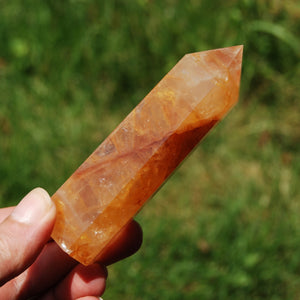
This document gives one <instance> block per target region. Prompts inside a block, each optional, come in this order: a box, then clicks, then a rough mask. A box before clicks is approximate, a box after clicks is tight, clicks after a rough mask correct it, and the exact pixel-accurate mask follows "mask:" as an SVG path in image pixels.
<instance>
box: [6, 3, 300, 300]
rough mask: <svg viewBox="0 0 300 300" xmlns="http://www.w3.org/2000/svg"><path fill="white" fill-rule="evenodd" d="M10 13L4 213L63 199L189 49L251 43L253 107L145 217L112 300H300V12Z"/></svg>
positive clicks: (113, 280) (93, 6)
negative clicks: (42, 191) (53, 196)
mask: <svg viewBox="0 0 300 300" xmlns="http://www.w3.org/2000/svg"><path fill="white" fill-rule="evenodd" d="M103 2H104V3H100V2H96V1H89V0H86V1H64V2H60V3H58V2H55V1H48V2H45V1H40V2H37V1H33V0H30V1H27V2H26V5H25V4H24V3H23V2H22V1H19V0H14V1H2V2H0V45H1V47H0V179H1V180H0V202H1V204H2V206H6V205H13V204H15V203H17V202H18V201H19V200H20V198H21V197H22V196H23V195H24V194H25V193H27V192H28V191H29V190H30V189H32V188H33V187H36V186H43V187H45V188H46V189H47V190H48V191H49V192H50V193H53V192H54V191H55V190H56V189H57V188H58V187H59V186H60V185H61V184H62V183H63V182H64V180H65V179H66V178H67V177H68V176H69V175H70V174H71V173H72V172H73V171H74V170H75V169H76V168H77V167H78V166H79V164H80V163H81V162H82V161H83V160H84V159H85V158H86V157H87V156H88V155H89V153H90V152H91V151H92V150H93V149H95V147H96V146H97V145H98V144H99V143H100V141H101V140H103V139H104V138H105V137H106V136H107V135H108V134H109V132H110V131H111V130H112V129H113V128H114V127H115V126H116V125H117V124H118V123H119V122H120V121H121V120H122V118H123V117H124V116H125V115H126V114H127V113H128V112H129V111H130V110H131V109H132V108H133V107H134V106H135V105H136V104H137V103H138V102H139V101H140V100H141V99H142V98H143V97H144V96H145V95H146V94H147V93H148V92H149V91H150V90H151V89H152V87H153V86H154V85H155V84H156V83H157V82H158V81H159V80H160V79H161V78H162V77H163V75H164V74H165V73H166V72H167V71H168V70H169V69H170V68H171V67H172V66H173V65H174V64H175V63H176V62H177V61H178V60H179V58H180V57H182V56H183V54H185V53H187V52H194V51H201V50H207V49H211V48H218V47H225V46H230V45H236V44H244V45H245V51H244V65H243V74H242V87H241V94H240V103H239V105H238V106H237V107H236V108H235V109H234V110H233V111H232V112H231V113H230V114H229V115H228V117H227V118H226V119H225V120H224V121H223V122H222V123H221V124H219V125H218V126H217V127H216V128H215V129H214V131H213V132H212V133H211V134H210V135H209V136H208V137H207V138H206V139H205V141H203V143H202V144H201V145H200V146H199V147H198V148H197V150H196V151H194V153H193V154H192V155H191V156H190V157H189V158H188V159H187V160H186V161H185V163H184V164H183V165H182V166H181V167H180V168H179V169H178V170H177V172H176V173H175V174H174V176H172V177H171V178H170V180H169V181H168V183H167V184H166V185H165V186H164V187H163V188H162V189H161V190H160V192H159V193H158V194H157V195H156V196H155V197H154V198H153V199H152V200H151V201H150V202H149V203H148V204H147V205H146V207H145V209H144V210H143V211H142V212H141V213H140V214H139V215H138V217H137V218H138V220H139V221H140V223H141V224H142V227H143V229H144V236H145V238H144V243H143V246H142V249H141V250H140V251H139V252H138V253H137V254H136V255H135V256H133V257H131V258H129V259H127V260H125V261H122V262H119V263H118V264H116V265H114V266H112V267H111V268H110V270H109V271H110V272H109V273H110V274H109V281H108V287H107V291H106V293H105V295H104V298H110V299H119V298H122V299H158V298H160V299H182V298H184V299H276V300H277V299H298V298H299V297H300V289H299V287H300V252H299V248H300V221H299V213H300V204H299V201H300V190H299V184H298V182H299V174H300V155H299V153H300V151H299V150H300V149H299V148H300V131H299V128H300V121H299V112H300V106H299V94H300V86H299V77H300V63H299V62H300V59H299V58H300V47H299V45H300V39H299V36H300V25H299V24H300V23H299V16H300V6H299V4H298V3H297V1H292V0H290V1H275V0H273V1H259V0H257V1H246V0H245V1H227V2H224V1H219V0H217V1H208V0H203V1H178V0H168V1H146V0H139V1H130V3H126V2H125V1H103Z"/></svg>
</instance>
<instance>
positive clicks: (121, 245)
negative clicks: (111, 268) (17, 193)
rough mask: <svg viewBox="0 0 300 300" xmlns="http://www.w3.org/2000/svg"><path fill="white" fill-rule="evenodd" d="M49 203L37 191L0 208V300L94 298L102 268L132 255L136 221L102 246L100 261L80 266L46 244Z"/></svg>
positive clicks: (137, 239)
mask: <svg viewBox="0 0 300 300" xmlns="http://www.w3.org/2000/svg"><path fill="white" fill-rule="evenodd" d="M55 215H56V210H55V205H54V203H53V202H52V201H51V199H50V197H49V195H48V194H47V192H46V191H45V190H43V189H41V188H37V189H35V190H33V191H31V192H30V193H29V194H28V195H26V196H25V197H24V198H23V199H22V201H21V202H20V203H19V204H18V206H17V207H10V208H3V209H0V282H1V284H0V299H42V300H54V299H55V300H60V299H64V300H73V299H80V300H96V299H99V298H98V297H99V296H101V295H102V294H103V292H104V290H105V282H106V278H107V269H106V266H108V265H109V264H112V263H115V262H117V261H119V260H121V259H123V258H125V257H127V256H130V255H132V254H133V253H134V252H136V251H137V250H138V249H139V247H140V245H141V243H142V231H141V228H140V226H139V224H138V223H136V222H135V221H132V222H131V223H129V224H128V225H127V226H126V227H125V228H124V229H123V230H122V231H121V232H120V233H119V234H118V236H116V237H115V238H114V240H113V241H112V242H111V243H110V245H109V246H108V247H107V250H106V252H105V253H104V254H103V256H102V261H101V262H99V263H96V264H93V265H90V266H87V267H85V266H83V265H81V264H79V263H78V262H76V261H75V260H73V259H72V258H71V257H69V256H68V255H67V254H66V253H64V252H63V251H62V250H61V249H60V248H59V247H58V246H57V244H56V243H55V242H54V241H52V240H51V238H50V234H51V232H52V229H53V226H54V222H55Z"/></svg>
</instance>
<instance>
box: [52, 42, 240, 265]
mask: <svg viewBox="0 0 300 300" xmlns="http://www.w3.org/2000/svg"><path fill="white" fill-rule="evenodd" d="M242 51H243V47H242V46H234V47H229V48H223V49H216V50H210V51H204V52H198V53H192V54H187V55H185V56H184V57H183V58H182V59H181V60H180V61H179V62H178V63H177V64H176V65H175V66H174V68H173V69H172V70H171V71H170V72H169V73H168V74H167V75H166V76H165V77H164V78H163V79H162V80H161V81H160V82H159V83H158V84H157V86H156V87H155V88H154V89H153V90H152V91H151V92H150V93H149V94H148V95H147V96H146V97H145V98H144V99H143V101H142V102H141V103H140V104H139V105H138V106H137V107H136V108H135V109H134V110H133V111H132V112H131V113H130V114H129V115H128V116H127V117H126V118H125V120H124V121H123V122H122V123H121V124H120V125H119V126H118V127H117V128H116V129H115V130H114V131H113V132H112V133H111V134H110V135H109V136H108V138H107V139H106V140H105V141H104V142H103V143H102V144H101V145H100V146H99V147H98V148H97V149H96V150H95V151H94V152H93V153H92V154H91V156H89V157H88V159H87V160H86V161H85V162H84V163H83V164H82V165H81V166H80V167H79V168H78V169H77V170H76V171H75V173H74V174H73V175H72V176H71V177H70V178H69V179H68V180H67V181H66V182H65V183H64V184H63V186H62V187H60V189H59V190H58V191H57V192H56V193H55V194H54V195H53V197H52V199H53V200H54V201H55V203H56V205H57V210H58V215H57V219H56V224H55V227H54V231H53V233H52V237H53V239H54V240H55V241H56V242H57V243H58V244H59V245H60V246H61V248H62V249H63V250H64V251H66V252H67V253H69V254H70V255H71V256H72V257H73V258H75V259H76V260H78V261H79V262H81V263H82V264H85V265H88V264H91V263H93V262H95V261H97V260H101V253H102V252H103V250H104V249H105V247H106V246H107V245H108V243H109V242H110V241H111V240H112V238H113V237H114V236H115V235H116V234H117V233H118V232H119V231H120V230H121V228H122V227H123V226H124V225H126V224H127V223H128V222H129V221H130V220H131V219H132V217H133V216H134V215H135V214H136V213H137V212H138V211H139V210H140V209H141V207H142V206H143V204H144V203H145V202H146V201H147V200H148V199H149V198H150V197H151V196H152V195H153V194H154V193H155V191H156V190H157V189H158V188H159V187H160V186H161V184H162V183H163V182H164V181H165V180H166V179H167V178H168V176H169V175H170V174H171V173H172V172H173V171H174V169H175V168H176V167H177V166H178V164H179V163H180V162H181V161H182V160H183V159H184V158H185V157H186V155H187V154H188V153H189V152H190V151H191V150H192V149H193V148H194V147H195V146H196V145H197V144H198V142H199V141H200V140H201V139H202V138H203V137H204V136H205V134H206V133H207V132H208V131H209V130H210V129H211V128H212V127H213V126H214V125H215V124H216V123H217V122H218V121H219V120H220V119H221V118H223V117H224V115H225V114H226V113H227V112H228V111H229V110H230V108H231V107H232V106H233V105H234V104H235V103H236V102H237V100H238V93H239V86H240V74H241V63H242Z"/></svg>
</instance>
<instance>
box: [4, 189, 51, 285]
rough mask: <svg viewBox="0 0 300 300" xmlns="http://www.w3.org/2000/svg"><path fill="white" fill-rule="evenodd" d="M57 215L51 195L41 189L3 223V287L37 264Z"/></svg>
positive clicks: (23, 201) (21, 203)
mask: <svg viewBox="0 0 300 300" xmlns="http://www.w3.org/2000/svg"><path fill="white" fill-rule="evenodd" d="M55 214H56V210H55V205H54V203H53V202H52V201H51V198H50V196H49V195H48V193H47V192H46V191H45V190H43V189H41V188H37V189H34V190H33V191H31V192H30V193H29V194H28V195H26V196H25V197H24V198H23V199H22V201H21V202H20V203H19V204H18V206H17V207H16V208H15V209H14V210H13V212H12V213H11V214H10V215H9V216H8V217H7V218H6V219H5V220H4V221H3V222H2V223H1V224H0V285H3V284H4V283H5V282H7V281H8V280H10V279H12V278H13V277H15V276H16V275H18V274H20V273H22V272H23V271H24V270H25V269H26V268H27V267H28V266H30V265H31V264H32V263H33V261H34V260H35V259H36V257H37V256H38V255H39V253H40V251H41V250H42V248H43V246H44V245H45V243H47V241H48V240H49V237H50V234H51V231H52V229H53V226H54V221H55Z"/></svg>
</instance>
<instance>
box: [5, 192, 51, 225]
mask: <svg viewBox="0 0 300 300" xmlns="http://www.w3.org/2000/svg"><path fill="white" fill-rule="evenodd" d="M52 210H55V205H54V203H53V202H52V200H51V198H50V196H49V195H48V193H47V192H46V191H45V190H43V189H42V188H36V189H34V190H32V191H31V192H30V193H29V194H27V195H26V196H25V197H24V198H23V199H22V201H21V202H20V203H19V204H18V205H17V206H16V208H15V209H14V210H13V212H12V213H11V215H10V217H11V218H13V219H15V220H16V221H18V222H20V223H25V224H32V223H36V222H39V221H40V220H41V219H43V217H45V216H46V215H47V214H48V213H50V212H51V211H52Z"/></svg>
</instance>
